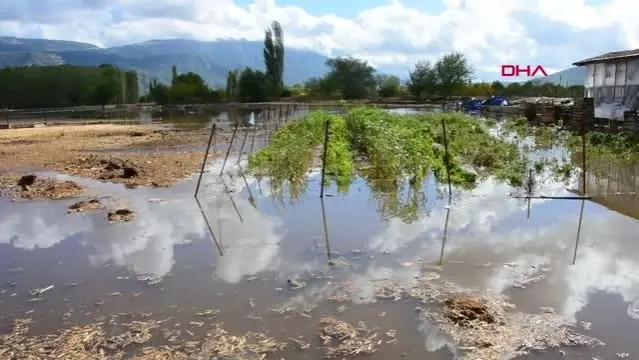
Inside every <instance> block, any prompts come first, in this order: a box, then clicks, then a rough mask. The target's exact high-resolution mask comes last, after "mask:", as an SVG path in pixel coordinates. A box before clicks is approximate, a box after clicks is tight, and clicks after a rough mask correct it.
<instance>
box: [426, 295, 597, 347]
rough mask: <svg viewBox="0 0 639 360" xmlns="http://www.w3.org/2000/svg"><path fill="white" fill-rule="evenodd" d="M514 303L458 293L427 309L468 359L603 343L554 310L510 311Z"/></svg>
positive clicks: (429, 318) (430, 316)
mask: <svg viewBox="0 0 639 360" xmlns="http://www.w3.org/2000/svg"><path fill="white" fill-rule="evenodd" d="M512 307H513V305H512V304H510V303H508V302H505V301H504V300H503V299H499V298H495V299H491V298H472V297H468V296H457V297H453V298H451V299H449V300H447V301H446V306H445V308H444V309H443V310H442V311H437V312H427V313H426V317H427V319H428V320H430V321H433V322H436V323H438V324H439V329H440V330H442V331H443V332H444V333H446V334H448V335H450V336H451V337H452V338H453V341H454V342H455V344H456V345H457V346H458V348H459V349H461V350H462V351H464V352H465V354H464V359H468V360H492V359H511V358H514V357H517V356H521V355H525V354H527V353H529V352H530V351H541V350H545V349H549V348H558V347H560V346H598V345H603V343H602V342H601V341H600V340H598V339H595V338H591V337H588V336H585V335H582V334H578V333H576V332H575V331H573V330H572V329H570V328H569V327H568V326H567V325H566V323H565V322H564V320H563V319H562V318H561V317H559V316H557V315H555V314H550V313H542V314H525V313H521V312H509V311H507V309H508V308H512Z"/></svg>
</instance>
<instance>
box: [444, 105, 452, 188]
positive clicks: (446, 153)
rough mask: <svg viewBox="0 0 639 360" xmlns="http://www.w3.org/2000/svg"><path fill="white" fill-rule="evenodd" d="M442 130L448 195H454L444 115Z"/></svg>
mask: <svg viewBox="0 0 639 360" xmlns="http://www.w3.org/2000/svg"><path fill="white" fill-rule="evenodd" d="M442 131H443V133H444V164H445V165H446V178H448V195H449V196H452V195H453V187H452V185H451V183H450V161H449V154H448V138H447V137H446V120H444V118H443V117H442Z"/></svg>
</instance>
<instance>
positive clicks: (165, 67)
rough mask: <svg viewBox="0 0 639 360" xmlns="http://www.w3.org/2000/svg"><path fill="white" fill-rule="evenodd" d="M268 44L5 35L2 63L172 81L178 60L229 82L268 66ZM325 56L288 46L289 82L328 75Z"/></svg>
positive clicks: (212, 79) (217, 81) (184, 67)
mask: <svg viewBox="0 0 639 360" xmlns="http://www.w3.org/2000/svg"><path fill="white" fill-rule="evenodd" d="M262 49H263V48H262V42H260V41H246V40H219V41H195V40H150V41H145V42H142V43H136V44H131V45H125V46H117V47H111V48H106V49H102V48H98V47H96V46H94V45H91V44H86V43H79V42H72V41H59V40H44V39H20V38H10V37H0V67H7V66H24V65H61V64H71V65H85V66H97V65H101V64H105V63H109V64H113V65H114V66H117V67H120V68H124V69H128V70H136V71H138V72H141V73H143V74H144V76H145V77H146V78H147V79H158V80H160V81H164V82H166V81H168V80H169V79H170V77H171V66H172V65H176V66H177V68H178V71H180V72H188V71H193V72H196V73H198V74H200V75H201V76H202V77H203V78H204V79H205V80H206V81H207V82H209V83H210V84H214V85H218V86H223V85H224V84H225V83H226V73H227V72H228V70H231V69H237V68H240V69H241V68H244V67H246V66H250V67H253V68H258V69H263V68H264V63H263V58H262ZM325 61H326V57H325V56H323V55H321V54H319V53H316V52H312V51H307V50H298V49H292V48H289V49H286V59H285V65H284V66H285V69H284V81H285V82H286V83H287V84H294V83H299V82H303V81H305V80H306V79H308V78H310V77H315V76H322V75H324V74H325V73H326V71H327V70H328V69H327V67H326V65H325V64H324V63H325Z"/></svg>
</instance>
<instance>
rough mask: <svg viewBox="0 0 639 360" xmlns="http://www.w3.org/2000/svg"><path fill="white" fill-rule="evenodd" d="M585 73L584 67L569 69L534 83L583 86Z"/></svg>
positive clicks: (536, 80)
mask: <svg viewBox="0 0 639 360" xmlns="http://www.w3.org/2000/svg"><path fill="white" fill-rule="evenodd" d="M586 72H587V70H586V67H583V66H580V67H571V68H569V69H566V70H561V71H558V72H556V73H553V74H550V75H548V76H546V77H543V78H539V79H535V80H534V82H536V83H538V84H543V83H553V84H561V85H566V84H567V85H583V84H584V80H585V79H586Z"/></svg>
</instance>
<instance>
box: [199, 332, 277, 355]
mask: <svg viewBox="0 0 639 360" xmlns="http://www.w3.org/2000/svg"><path fill="white" fill-rule="evenodd" d="M286 346H287V344H286V343H285V342H280V341H277V340H275V339H273V338H271V337H268V336H266V335H265V334H262V333H252V332H249V333H247V334H245V335H242V336H235V335H229V333H228V332H227V331H226V330H224V328H222V324H214V328H213V330H212V331H211V332H209V334H208V336H207V340H206V341H205V342H204V343H203V344H202V347H201V349H200V351H199V355H200V357H199V358H202V356H211V355H214V356H219V357H222V358H224V359H237V360H240V359H241V360H244V359H246V360H248V359H263V358H265V357H266V355H267V354H271V353H275V352H278V351H281V350H283V349H284V348H286ZM206 358H207V359H208V358H210V357H206Z"/></svg>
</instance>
